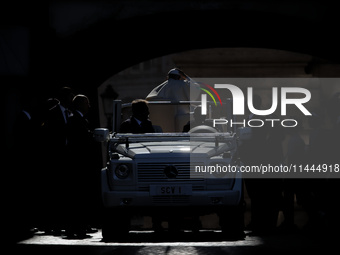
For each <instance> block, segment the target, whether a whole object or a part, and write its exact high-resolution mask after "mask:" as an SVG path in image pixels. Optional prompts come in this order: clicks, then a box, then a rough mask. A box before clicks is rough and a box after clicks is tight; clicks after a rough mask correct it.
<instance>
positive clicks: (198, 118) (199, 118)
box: [183, 105, 206, 132]
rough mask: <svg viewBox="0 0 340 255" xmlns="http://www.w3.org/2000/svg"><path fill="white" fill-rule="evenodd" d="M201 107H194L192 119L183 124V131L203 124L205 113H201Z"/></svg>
mask: <svg viewBox="0 0 340 255" xmlns="http://www.w3.org/2000/svg"><path fill="white" fill-rule="evenodd" d="M201 109H202V107H201V106H200V105H199V106H196V107H195V109H194V116H193V117H194V119H193V120H191V121H189V122H188V123H187V124H186V125H184V127H183V132H189V130H190V129H192V128H194V127H197V126H200V125H205V119H206V115H202V114H201Z"/></svg>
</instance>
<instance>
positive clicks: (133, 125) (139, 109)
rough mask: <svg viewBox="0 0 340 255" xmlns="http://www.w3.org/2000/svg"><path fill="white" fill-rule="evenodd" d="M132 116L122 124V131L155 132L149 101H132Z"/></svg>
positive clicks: (135, 132)
mask: <svg viewBox="0 0 340 255" xmlns="http://www.w3.org/2000/svg"><path fill="white" fill-rule="evenodd" d="M131 107H132V116H131V117H130V118H129V119H127V120H125V121H124V122H123V123H122V124H121V126H120V130H119V132H120V133H134V134H140V133H154V132H155V130H154V128H153V126H152V122H151V121H150V120H149V114H150V112H149V107H148V103H147V101H145V100H143V99H136V100H134V101H132V106H131Z"/></svg>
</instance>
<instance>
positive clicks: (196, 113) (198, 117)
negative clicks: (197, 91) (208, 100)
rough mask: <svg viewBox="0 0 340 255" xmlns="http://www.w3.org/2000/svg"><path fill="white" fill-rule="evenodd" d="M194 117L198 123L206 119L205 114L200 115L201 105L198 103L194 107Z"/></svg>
mask: <svg viewBox="0 0 340 255" xmlns="http://www.w3.org/2000/svg"><path fill="white" fill-rule="evenodd" d="M194 119H195V121H197V122H199V123H203V122H204V121H205V119H206V115H202V106H200V105H198V106H196V107H195V109H194Z"/></svg>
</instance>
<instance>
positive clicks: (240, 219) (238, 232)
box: [218, 204, 245, 240]
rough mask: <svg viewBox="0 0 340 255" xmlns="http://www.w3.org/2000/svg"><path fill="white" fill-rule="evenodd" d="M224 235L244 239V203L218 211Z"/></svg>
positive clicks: (228, 237) (229, 237)
mask: <svg viewBox="0 0 340 255" xmlns="http://www.w3.org/2000/svg"><path fill="white" fill-rule="evenodd" d="M218 216H219V223H220V226H221V229H222V233H223V235H224V236H225V237H226V238H227V239H233V240H240V239H244V237H245V233H244V210H243V205H242V204H240V205H238V206H233V207H225V208H223V209H222V210H220V212H219V213H218Z"/></svg>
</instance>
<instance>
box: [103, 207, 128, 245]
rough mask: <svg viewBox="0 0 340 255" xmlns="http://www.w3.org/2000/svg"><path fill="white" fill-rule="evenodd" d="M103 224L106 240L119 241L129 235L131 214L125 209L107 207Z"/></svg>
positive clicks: (104, 238)
mask: <svg viewBox="0 0 340 255" xmlns="http://www.w3.org/2000/svg"><path fill="white" fill-rule="evenodd" d="M104 215H105V216H104V217H105V218H104V222H103V226H102V236H103V240H104V241H119V240H122V239H124V238H126V237H127V235H128V233H129V230H130V216H129V215H128V214H127V213H126V212H124V211H123V210H117V209H115V210H113V209H106V210H105V213H104Z"/></svg>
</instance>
